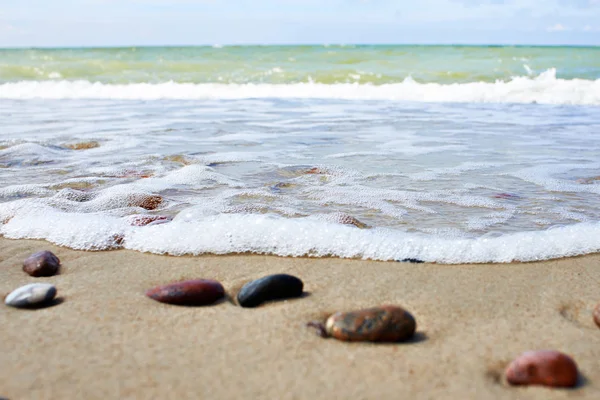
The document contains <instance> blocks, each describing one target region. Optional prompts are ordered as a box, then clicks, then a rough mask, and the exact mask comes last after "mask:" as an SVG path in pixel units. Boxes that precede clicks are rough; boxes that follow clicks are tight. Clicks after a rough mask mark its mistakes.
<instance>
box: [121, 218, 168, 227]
mask: <svg viewBox="0 0 600 400" xmlns="http://www.w3.org/2000/svg"><path fill="white" fill-rule="evenodd" d="M171 219H172V218H171V217H168V216H165V215H133V216H131V217H130V218H129V224H130V225H132V226H146V225H158V224H164V223H166V222H170V221H171Z"/></svg>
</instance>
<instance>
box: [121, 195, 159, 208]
mask: <svg viewBox="0 0 600 400" xmlns="http://www.w3.org/2000/svg"><path fill="white" fill-rule="evenodd" d="M162 203H163V198H162V197H160V196H157V195H139V194H136V195H131V196H130V198H129V206H130V207H141V208H143V209H146V210H155V209H157V208H158V207H159V206H160V205H161V204H162Z"/></svg>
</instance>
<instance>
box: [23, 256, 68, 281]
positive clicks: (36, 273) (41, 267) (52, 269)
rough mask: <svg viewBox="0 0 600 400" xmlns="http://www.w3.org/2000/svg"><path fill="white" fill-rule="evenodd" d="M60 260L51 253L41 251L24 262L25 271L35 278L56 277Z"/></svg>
mask: <svg viewBox="0 0 600 400" xmlns="http://www.w3.org/2000/svg"><path fill="white" fill-rule="evenodd" d="M59 268H60V260H59V259H58V257H56V256H55V255H54V253H52V252H51V251H47V250H44V251H39V252H37V253H34V254H32V255H30V256H29V257H27V259H25V261H23V271H25V272H26V273H28V274H29V275H31V276H33V277H40V276H53V275H56V273H57V272H58V269H59Z"/></svg>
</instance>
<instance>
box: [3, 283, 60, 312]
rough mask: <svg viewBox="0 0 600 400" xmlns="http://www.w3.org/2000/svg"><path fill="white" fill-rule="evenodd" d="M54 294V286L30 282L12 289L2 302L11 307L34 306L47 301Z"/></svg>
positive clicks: (52, 297)
mask: <svg viewBox="0 0 600 400" xmlns="http://www.w3.org/2000/svg"><path fill="white" fill-rule="evenodd" d="M55 296H56V287H54V285H51V284H49V283H30V284H29V285H25V286H21V287H20V288H18V289H15V290H13V291H12V292H11V293H10V294H9V295H8V296H6V298H5V299H4V303H5V304H6V305H8V306H12V307H36V306H43V305H44V304H46V303H49V302H50V301H52V299H54V297H55Z"/></svg>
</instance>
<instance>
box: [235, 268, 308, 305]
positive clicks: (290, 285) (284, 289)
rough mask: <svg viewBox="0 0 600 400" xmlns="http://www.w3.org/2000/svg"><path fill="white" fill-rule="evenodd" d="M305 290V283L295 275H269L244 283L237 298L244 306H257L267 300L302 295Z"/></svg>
mask: <svg viewBox="0 0 600 400" xmlns="http://www.w3.org/2000/svg"><path fill="white" fill-rule="evenodd" d="M303 290H304V283H302V281H301V280H300V279H299V278H296V277H295V276H292V275H287V274H276V275H269V276H265V277H263V278H260V279H257V280H255V281H252V282H250V283H247V284H246V285H244V287H242V289H241V290H240V292H239V293H238V295H237V300H238V303H239V305H240V306H242V307H257V306H259V305H261V304H262V303H264V302H265V301H270V300H279V299H288V298H294V297H300V296H302V291H303Z"/></svg>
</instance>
